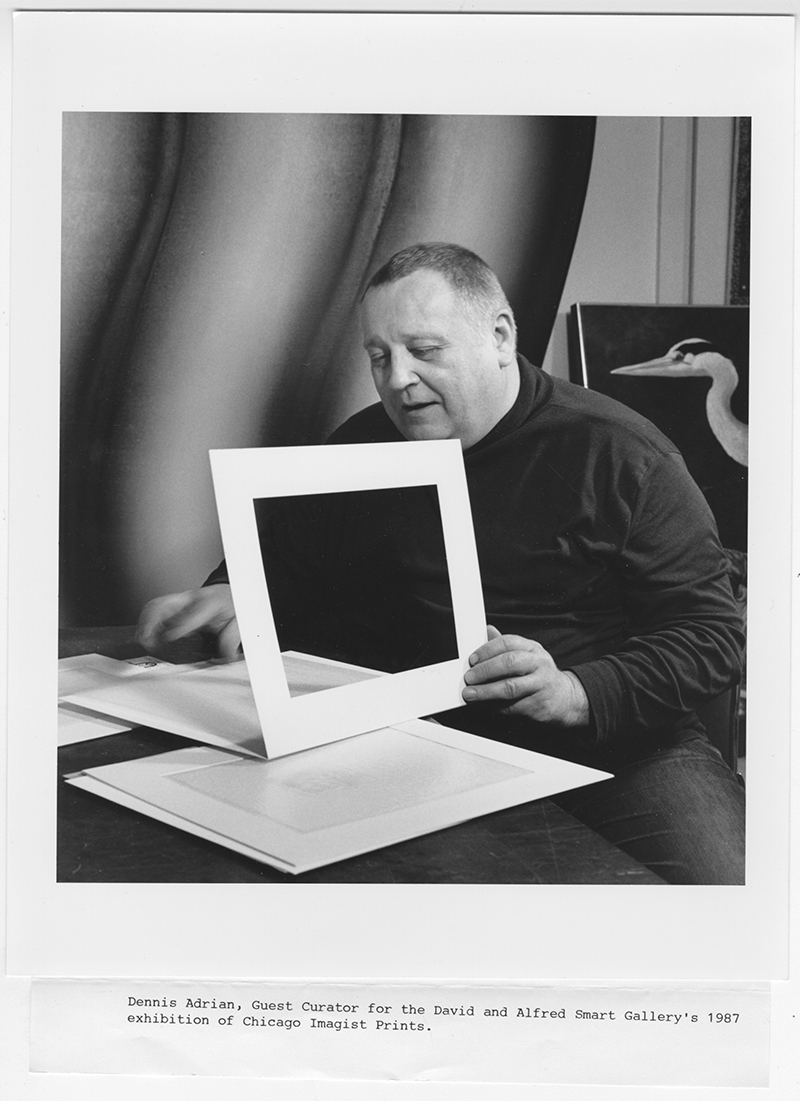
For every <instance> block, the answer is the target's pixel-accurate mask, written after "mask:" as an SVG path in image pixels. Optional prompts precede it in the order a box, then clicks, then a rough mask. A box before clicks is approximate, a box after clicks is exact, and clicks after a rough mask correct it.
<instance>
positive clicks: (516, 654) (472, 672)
mask: <svg viewBox="0 0 800 1101" xmlns="http://www.w3.org/2000/svg"><path fill="white" fill-rule="evenodd" d="M541 660H542V659H541V657H540V656H539V655H538V654H537V653H536V652H535V651H533V650H503V651H502V652H501V653H499V654H496V655H495V656H494V657H489V658H486V659H485V660H483V661H480V662H478V664H477V665H473V666H472V668H471V669H468V670H467V672H466V673H465V674H464V681H465V682H466V683H467V684H486V683H488V682H489V681H493V680H505V678H506V677H524V676H527V675H528V674H529V673H533V672H535V671H536V669H537V668H538V666H539V665H540V664H541Z"/></svg>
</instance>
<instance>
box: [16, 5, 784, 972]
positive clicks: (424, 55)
mask: <svg viewBox="0 0 800 1101" xmlns="http://www.w3.org/2000/svg"><path fill="white" fill-rule="evenodd" d="M14 23H15V40H14V114H13V151H12V226H11V252H12V255H11V263H12V280H11V330H10V331H11V341H10V348H11V372H10V375H11V381H10V388H9V389H10V413H9V416H10V433H9V434H10V445H11V456H10V479H9V481H10V490H9V575H10V577H11V585H10V592H9V602H8V637H9V640H10V646H9V651H10V653H9V678H8V682H9V691H8V728H9V737H8V752H7V768H8V788H7V794H8V800H7V821H8V836H9V844H8V875H7V888H8V904H7V914H8V936H7V945H8V970H9V972H10V973H11V974H16V975H19V974H38V975H52V976H59V975H69V976H77V975H112V976H114V975H117V976H118V975H143V974H147V975H151V976H175V977H178V976H199V975H205V976H208V977H213V976H221V977H225V978H231V977H235V976H241V977H253V976H258V975H270V976H273V977H276V978H278V977H287V976H295V977H297V976H308V975H313V976H316V977H320V976H328V977H337V976H338V977H341V976H348V977H359V978H379V977H384V978H385V977H387V976H394V977H397V978H403V977H406V978H412V977H419V976H425V977H426V979H429V980H430V979H438V978H451V979H452V978H455V977H459V976H468V977H470V978H473V979H480V978H485V979H491V978H498V977H502V976H509V975H514V976H515V977H516V978H518V979H520V980H522V979H532V978H536V979H538V980H541V979H546V978H552V979H559V980H569V979H580V980H592V979H602V980H607V979H612V980H615V981H623V980H631V981H636V980H642V979H643V980H646V981H655V980H658V979H682V980H689V979H701V980H705V979H714V980H724V979H751V978H757V979H765V978H782V977H784V976H785V975H786V974H787V967H788V928H789V920H788V919H789V897H788V882H789V880H788V869H789V830H788V814H789V796H790V787H789V780H790V757H789V745H790V735H791V724H790V706H789V704H790V699H789V687H790V682H791V675H792V666H791V661H790V656H791V648H790V641H791V639H790V631H789V627H790V606H789V590H790V578H791V513H790V508H789V502H790V501H791V497H792V480H791V430H792V322H793V315H794V294H793V266H792V261H793V250H792V246H793V240H792V224H793V200H794V177H793V169H794V152H793V150H794V57H795V41H794V21H793V19H792V18H791V17H785V18H784V17H780V16H772V15H766V16H753V15H747V16H713V15H710V16H704V15H691V16H685V15H683V16H669V15H668V16H660V15H648V16H644V17H641V16H636V15H633V16H626V15H575V16H571V15H553V14H548V15H516V16H515V15H474V16H465V17H464V18H463V19H462V18H461V17H460V16H457V15H450V16H448V15H424V16H421V17H420V16H414V15H405V16H403V15H399V16H398V15H390V14H380V15H314V14H303V15H287V14H251V13H245V14H239V13H195V12H192V13H180V12H146V13H142V12H124V13H123V12H107V11H105V12H47V11H37V12H24V11H23V12H18V13H16V14H15V16H14ZM495 44H496V46H497V48H495ZM656 69H657V72H656ZM421 74H422V75H421ZM164 110H177V111H183V110H185V111H197V112H202V111H214V112H217V111H229V112H236V111H247V112H281V111H296V112H303V111H305V112H315V111H316V112H320V111H330V112H334V111H339V112H343V113H346V112H364V111H369V112H379V111H380V112H403V113H431V114H432V113H441V114H446V113H459V114H480V113H485V114H553V115H557V114H562V115H570V114H579V115H584V114H592V115H597V116H614V115H616V116H626V117H627V116H631V115H636V116H665V117H666V116H676V115H682V116H712V115H724V116H726V117H732V116H750V117H751V118H752V120H753V135H754V136H753V162H752V195H753V209H752V257H751V261H752V288H753V291H752V299H751V333H752V345H753V347H754V348H758V353H759V359H760V361H761V362H763V363H765V364H766V365H768V375H766V374H765V380H766V381H765V384H764V385H763V386H756V385H753V386H752V388H751V390H752V392H751V405H750V442H751V449H752V450H751V454H752V462H751V466H750V468H749V477H750V485H751V492H750V530H751V543H750V561H749V565H750V577H749V589H748V620H749V622H748V634H749V653H748V738H749V744H748V760H747V784H748V822H747V883H746V886H742V887H729V886H726V887H711V886H708V887H679V886H675V887H668V888H664V887H661V886H652V887H651V886H641V887H629V888H622V887H620V886H612V885H608V886H549V885H548V886H536V885H533V886H530V885H522V884H492V885H478V884H451V885H446V884H430V885H422V884H409V885H403V886H401V885H398V884H348V885H346V886H344V885H335V884H319V885H317V884H304V885H303V886H302V889H300V890H298V889H295V887H286V886H284V885H282V884H274V885H272V884H237V883H226V884H203V883H196V884H161V883H135V884H131V883H125V884H115V883H78V884H76V883H57V882H56V878H55V856H56V845H55V839H56V826H57V818H56V796H57V777H56V773H55V768H54V758H55V747H56V707H55V700H56V681H57V668H56V640H57V626H58V617H57V598H58V437H59V419H58V414H59V407H58V382H59V377H58V367H59V347H60V332H59V302H60V227H61V121H62V115H63V112H65V111H164ZM776 502H778V506H777V507H776ZM267 921H268V926H267V924H266V922H267ZM265 929H268V935H267V933H265Z"/></svg>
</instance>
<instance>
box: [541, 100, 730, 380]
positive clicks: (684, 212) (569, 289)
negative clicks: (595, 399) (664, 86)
mask: <svg viewBox="0 0 800 1101" xmlns="http://www.w3.org/2000/svg"><path fill="white" fill-rule="evenodd" d="M732 168H733V120H732V119H729V118H701V119H687V118H635V119H632V118H600V119H598V120H597V133H596V138H595V149H594V158H593V161H592V171H591V176H590V178H589V187H588V190H587V195H586V203H585V206H584V212H583V218H582V220H581V227H580V230H579V232H578V239H577V241H576V243H575V250H574V252H573V257H572V264H571V265H570V270H569V274H568V276H567V280H566V283H565V286H564V292H563V294H562V296H561V302H560V304H559V307H558V317H557V319H556V322H555V325H554V328H553V335H552V338H551V341H550V345H549V347H548V350H547V354H546V356H545V358H544V360H543V364H542V365H543V366H544V367H545V369H546V370H548V371H550V372H551V373H552V374H555V375H557V376H559V377H560V378H568V377H569V366H568V359H567V330H566V318H567V314H568V313H569V308H570V306H571V305H572V304H573V303H574V302H606V303H639V304H643V305H644V304H657V303H660V304H670V305H678V304H684V303H687V304H695V305H701V304H702V305H724V304H725V302H726V290H727V277H728V264H729V256H728V247H729V245H728V237H729V231H730V214H731V205H730V204H731V193H732Z"/></svg>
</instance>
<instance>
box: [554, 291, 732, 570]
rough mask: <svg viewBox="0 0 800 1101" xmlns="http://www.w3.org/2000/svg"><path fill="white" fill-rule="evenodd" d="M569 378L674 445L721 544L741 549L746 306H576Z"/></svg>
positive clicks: (573, 312) (572, 328)
mask: <svg viewBox="0 0 800 1101" xmlns="http://www.w3.org/2000/svg"><path fill="white" fill-rule="evenodd" d="M569 329H570V377H571V379H572V381H573V382H578V383H580V384H582V385H584V386H588V387H590V388H591V389H593V390H599V391H601V392H602V393H605V394H607V395H608V396H609V397H612V398H615V399H616V400H617V401H621V402H623V404H625V405H629V406H630V407H631V408H633V409H635V410H636V411H637V412H638V413H641V414H642V416H645V417H647V419H648V420H650V421H652V422H653V423H654V424H655V425H656V426H657V427H658V428H660V429H661V431H662V432H663V433H664V434H665V435H666V436H668V437H669V438H670V439H671V440H672V442H673V443H674V444H675V445H676V446H677V447H678V449H679V450H680V452H681V454H682V455H683V458H684V460H685V462H686V465H687V466H688V468H689V471H690V472H691V474H692V476H693V477H694V479H695V481H696V482H697V484H698V485H699V486H700V488H701V489H702V491H703V493H704V494H705V496H706V500H707V501H708V503H709V505H710V506H711V509H712V511H713V512H714V515H715V517H716V520H717V525H718V527H719V531H720V536H721V538H722V542H723V544H724V545H725V546H726V547H729V548H732V549H735V550H740V551H744V550H746V549H747V465H748V450H747V445H748V424H747V422H748V400H747V399H748V387H749V362H750V360H749V310H748V308H747V307H746V306H616V305H594V304H591V305H589V304H583V303H581V304H580V305H577V306H573V308H572V313H571V315H570V326H569Z"/></svg>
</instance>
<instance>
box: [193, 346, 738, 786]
mask: <svg viewBox="0 0 800 1101" xmlns="http://www.w3.org/2000/svg"><path fill="white" fill-rule="evenodd" d="M520 373H521V383H520V392H519V395H518V397H517V400H516V402H515V404H514V406H513V407H512V409H511V410H510V411H509V412H508V413H507V414H506V416H505V417H503V419H502V420H501V421H500V422H499V423H498V424H497V425H496V426H495V427H494V428H493V429H492V431H491V432H490V433H489V434H488V435H487V436H485V437H484V438H483V439H482V440H480V441H479V442H478V443H477V444H476V445H475V446H474V447H471V448H469V449H468V450H467V451H465V452H464V465H465V469H466V476H467V484H468V486H469V494H470V502H471V507H472V515H473V522H474V528H475V538H476V542H477V548H478V558H479V562H480V568H481V578H482V582H483V594H484V601H485V605H486V614H487V619H488V622H489V623H491V624H493V625H494V626H495V627H496V628H497V629H498V630H500V631H501V632H503V633H504V634H518V635H522V636H524V637H525V638H528V639H535V640H536V641H537V642H539V643H540V644H541V645H542V646H544V647H545V649H546V650H548V651H549V652H550V653H551V654H552V656H553V658H554V659H555V661H556V663H557V664H558V666H559V667H560V668H562V669H570V670H572V671H573V672H574V673H575V674H576V676H578V677H579V678H580V680H581V682H582V684H583V686H584V688H585V690H586V694H587V696H588V698H589V704H590V709H591V727H590V729H589V730H581V731H565V730H559V729H556V728H547V727H544V726H543V725H541V724H536V723H532V722H530V721H528V722H520V721H517V720H511V719H509V718H507V717H505V716H503V715H501V714H500V713H499V712H498V709H497V708H496V707H493V706H491V705H487V704H483V705H472V706H470V707H466V708H460V709H458V710H457V711H454V712H450V713H449V714H448V715H447V716H443V717H442V718H444V721H446V722H448V723H451V724H452V725H454V726H460V727H463V728H465V729H470V730H473V731H475V732H476V733H480V734H484V735H488V736H495V737H500V738H503V739H508V740H513V741H516V742H519V743H520V744H524V745H528V746H530V748H534V749H541V750H543V751H546V752H554V753H559V754H560V755H562V756H569V757H574V758H577V759H582V760H585V761H587V763H595V764H610V765H611V766H612V767H613V765H614V763H615V761H616V762H617V763H619V762H620V761H622V760H623V759H625V758H627V757H630V756H632V755H633V756H640V755H641V754H643V753H647V752H651V751H652V750H654V749H657V748H658V746H659V745H663V744H668V743H669V742H670V741H672V740H674V738H675V737H676V736H680V733H681V731H683V730H686V729H691V728H693V727H695V726H697V719H696V717H695V716H694V709H695V708H696V707H697V706H699V705H700V704H701V703H702V702H703V701H704V700H706V699H709V698H711V697H712V696H714V695H717V694H718V693H719V692H721V691H723V690H724V689H726V688H727V687H729V686H730V685H731V684H732V683H735V682H736V680H737V679H738V676H739V670H740V661H741V649H742V643H743V634H742V627H741V620H740V616H739V613H738V611H737V608H736V606H735V604H734V601H733V597H732V593H731V588H730V583H729V580H728V567H727V558H726V556H725V554H724V552H723V551H722V549H721V547H720V545H719V541H718V538H717V533H716V528H715V524H714V520H713V517H712V516H711V513H710V511H709V509H708V506H707V504H706V502H705V499H704V498H703V496H702V494H701V493H700V490H699V489H698V487H697V486H696V484H695V483H694V481H693V480H692V478H691V477H690V475H689V474H688V472H687V470H686V468H685V466H684V463H683V461H682V459H681V457H680V455H679V453H678V451H677V450H676V448H675V447H674V445H673V444H671V443H670V441H669V440H667V439H666V437H665V436H663V435H662V434H661V433H660V432H659V431H658V430H657V429H656V428H655V427H654V426H653V425H652V424H650V423H649V422H648V421H646V420H644V419H643V418H642V417H640V416H639V415H638V414H636V413H634V412H633V411H632V410H630V409H628V408H627V407H625V406H623V405H620V404H619V403H617V402H615V401H612V400H611V399H609V398H606V397H604V396H603V395H600V394H596V393H594V392H592V391H589V390H585V389H583V388H581V387H578V386H574V385H572V384H571V383H567V382H563V381H561V380H559V379H553V378H552V377H551V376H549V375H547V374H545V373H544V372H543V371H541V370H539V369H538V368H536V367H532V366H531V365H530V364H529V363H528V362H527V361H526V360H524V359H522V358H521V357H520ZM399 440H402V436H401V435H400V433H399V432H398V430H397V429H396V428H395V426H394V425H393V424H392V422H391V421H390V419H389V417H388V416H387V414H386V412H385V411H384V409H383V406H382V405H380V403H378V404H376V405H372V406H370V407H369V408H367V409H364V410H362V411H361V412H360V413H356V414H355V416H353V417H351V418H350V419H349V420H348V421H346V422H345V424H343V425H342V426H341V427H340V428H339V429H337V431H336V432H335V433H334V434H333V436H332V437H331V440H330V443H332V444H338V443H377V442H388V441H399ZM381 494H383V496H381ZM366 500H367V499H366V498H365V497H363V495H360V494H335V495H333V496H328V497H325V498H322V497H320V498H313V499H305V500H302V501H301V502H299V503H298V502H297V501H294V502H288V501H286V502H279V503H276V502H272V503H271V505H270V507H269V509H268V510H267V513H266V514H265V516H264V517H262V518H261V523H260V528H261V532H262V543H263V545H264V548H265V558H266V559H267V560H268V562H269V563H270V564H268V566H267V578H268V583H269V587H270V596H271V600H272V602H273V608H274V611H275V614H276V620H277V621H278V630H279V638H280V641H281V648H282V649H289V648H293V649H301V650H302V649H305V650H308V649H311V650H312V651H313V652H315V653H325V654H327V655H328V656H331V657H336V658H340V659H343V660H348V661H352V662H355V663H356V664H362V665H367V666H372V667H373V668H383V669H387V670H395V669H399V668H407V667H410V666H412V665H426V664H430V663H432V662H433V661H438V660H442V659H443V658H445V657H448V656H454V646H455V644H454V642H453V631H452V613H451V610H450V592H449V586H448V582H447V571H446V564H445V560H444V551H443V547H442V544H441V536H440V527H439V524H438V523H432V522H431V521H432V520H436V519H437V507H438V506H437V501H436V491H435V488H432V487H430V488H421V489H420V488H417V489H411V490H402V491H381V493H379V494H372V495H371V499H370V500H369V501H368V502H367V504H366V507H365V504H364V502H365V501H366ZM298 508H299V510H300V513H299V514H298ZM224 577H225V574H224V566H223V567H221V568H220V570H218V571H216V572H215V573H214V574H212V577H211V578H210V579H209V581H220V580H223V579H224Z"/></svg>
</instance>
